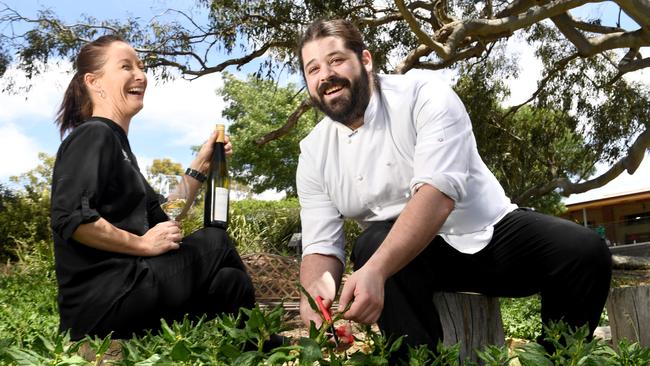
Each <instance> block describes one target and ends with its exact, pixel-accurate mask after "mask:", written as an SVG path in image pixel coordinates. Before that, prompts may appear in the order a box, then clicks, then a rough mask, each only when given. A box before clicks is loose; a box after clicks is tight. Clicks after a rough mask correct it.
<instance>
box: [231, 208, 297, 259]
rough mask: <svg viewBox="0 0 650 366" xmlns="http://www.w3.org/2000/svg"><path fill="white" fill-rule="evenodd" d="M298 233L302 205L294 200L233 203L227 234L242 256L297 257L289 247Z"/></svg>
mask: <svg viewBox="0 0 650 366" xmlns="http://www.w3.org/2000/svg"><path fill="white" fill-rule="evenodd" d="M296 232H300V205H299V203H298V200H297V199H295V198H290V199H285V200H280V201H258V200H242V201H234V202H231V205H230V222H229V223H228V234H229V235H230V237H231V238H232V240H233V241H234V242H235V243H236V245H237V248H238V249H240V251H241V252H244V253H251V252H269V253H277V254H292V252H293V253H295V249H294V248H289V246H288V244H289V239H290V238H291V235H292V234H293V233H296Z"/></svg>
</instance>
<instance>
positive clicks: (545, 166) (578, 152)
mask: <svg viewBox="0 0 650 366" xmlns="http://www.w3.org/2000/svg"><path fill="white" fill-rule="evenodd" d="M495 53H497V52H496V51H495ZM513 70H516V64H515V63H514V62H513V60H511V59H509V58H507V57H506V56H505V55H503V54H502V55H501V57H494V58H493V59H492V60H490V61H486V62H483V63H481V64H478V65H473V67H471V68H461V70H460V72H461V74H460V77H459V79H458V81H457V83H456V86H455V90H456V92H457V93H458V95H459V96H460V98H461V99H462V100H463V102H464V104H465V106H466V108H467V112H468V113H469V115H470V118H471V120H472V124H473V128H474V133H475V135H476V138H477V143H478V148H479V151H480V153H481V156H482V158H483V160H484V161H485V162H486V164H487V165H488V166H489V167H490V170H491V171H492V172H493V173H494V175H495V176H496V177H497V179H498V180H499V182H500V183H501V185H502V186H503V188H504V190H505V191H506V194H507V195H508V196H510V197H511V198H512V200H513V201H514V202H515V203H517V204H519V205H522V206H530V207H535V208H536V209H537V210H538V211H541V212H545V213H549V214H559V213H560V212H561V211H562V209H563V205H562V204H561V197H560V195H559V194H558V193H557V192H554V191H552V190H549V189H546V190H542V187H543V186H544V185H545V184H547V183H548V182H550V181H553V180H556V179H569V178H572V177H576V176H578V177H584V176H588V174H591V173H593V167H594V165H595V163H596V161H597V160H598V155H597V154H594V151H593V149H592V147H591V146H589V144H588V142H587V140H586V139H585V137H584V136H582V135H581V134H580V133H579V132H577V131H576V130H577V129H578V121H577V120H576V119H575V118H574V117H572V116H571V115H570V114H569V113H568V112H566V111H563V110H561V109H557V108H555V109H552V108H553V106H552V105H548V107H547V108H543V107H538V108H531V107H527V106H525V107H522V108H520V109H518V110H517V111H516V112H515V113H509V110H507V109H504V108H503V107H502V106H501V105H502V103H503V100H504V99H505V98H506V97H507V96H508V95H509V90H508V89H507V87H506V85H505V83H504V80H505V78H506V77H507V76H508V74H510V73H511V72H513ZM537 189H540V191H536V190H537Z"/></svg>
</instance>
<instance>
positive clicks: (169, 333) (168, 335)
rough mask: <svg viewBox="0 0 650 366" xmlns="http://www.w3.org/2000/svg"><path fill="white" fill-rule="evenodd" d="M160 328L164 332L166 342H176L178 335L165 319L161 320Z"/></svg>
mask: <svg viewBox="0 0 650 366" xmlns="http://www.w3.org/2000/svg"><path fill="white" fill-rule="evenodd" d="M160 328H161V330H162V336H163V338H164V339H165V340H166V341H169V342H174V341H176V333H175V332H174V331H173V330H172V329H171V328H170V327H169V325H168V324H167V321H166V320H165V319H160Z"/></svg>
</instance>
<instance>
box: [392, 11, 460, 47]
mask: <svg viewBox="0 0 650 366" xmlns="http://www.w3.org/2000/svg"><path fill="white" fill-rule="evenodd" d="M395 5H397V8H398V9H399V11H400V13H401V14H402V17H403V18H404V20H405V21H406V23H407V24H408V26H409V28H411V31H412V32H413V33H414V34H415V36H416V37H417V39H418V40H419V41H420V43H422V44H423V45H425V46H427V47H429V48H431V49H432V50H434V51H435V52H436V53H437V54H438V56H440V57H441V58H443V59H444V58H447V56H449V53H450V50H449V49H448V48H447V47H446V46H445V45H443V44H441V43H438V42H436V41H435V40H434V39H433V38H431V37H429V36H428V35H427V34H426V33H425V32H424V30H422V28H420V25H419V24H418V22H417V20H416V19H415V17H414V16H413V14H412V13H411V11H410V10H409V9H407V7H406V5H405V4H404V0H395Z"/></svg>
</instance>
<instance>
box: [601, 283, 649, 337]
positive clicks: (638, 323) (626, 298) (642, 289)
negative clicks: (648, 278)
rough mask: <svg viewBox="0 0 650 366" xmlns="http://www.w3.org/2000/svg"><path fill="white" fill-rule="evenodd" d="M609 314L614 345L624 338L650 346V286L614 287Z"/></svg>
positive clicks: (608, 301)
mask: <svg viewBox="0 0 650 366" xmlns="http://www.w3.org/2000/svg"><path fill="white" fill-rule="evenodd" d="M607 314H608V315H609V325H610V327H611V330H612V341H613V342H614V346H616V345H617V344H618V341H619V340H621V339H624V338H627V339H628V340H630V341H632V342H638V343H639V344H640V345H642V346H644V347H648V346H650V286H631V287H619V288H613V289H612V290H611V291H610V293H609V298H608V299H607Z"/></svg>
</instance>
